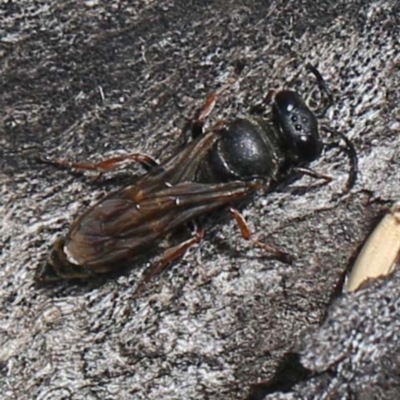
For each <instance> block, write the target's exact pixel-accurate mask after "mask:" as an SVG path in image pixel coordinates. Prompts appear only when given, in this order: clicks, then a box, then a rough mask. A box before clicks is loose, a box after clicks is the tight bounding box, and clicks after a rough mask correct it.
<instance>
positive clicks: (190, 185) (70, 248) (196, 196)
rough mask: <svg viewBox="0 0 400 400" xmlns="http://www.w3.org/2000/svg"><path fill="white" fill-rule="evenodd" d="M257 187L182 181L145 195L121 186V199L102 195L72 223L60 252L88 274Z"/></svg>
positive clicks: (108, 266)
mask: <svg viewBox="0 0 400 400" xmlns="http://www.w3.org/2000/svg"><path fill="white" fill-rule="evenodd" d="M259 187H260V183H259V182H256V181H252V182H242V181H234V182H229V183H222V184H203V183H197V182H183V183H179V184H177V185H175V186H172V187H166V186H165V185H164V187H163V188H162V189H159V190H158V191H156V192H147V193H144V192H143V191H141V190H140V188H138V187H137V186H132V187H127V188H125V189H124V193H120V195H122V197H121V196H119V197H114V196H109V197H107V198H105V199H104V200H103V201H102V202H100V203H99V204H98V205H97V206H95V207H93V208H91V209H89V210H88V212H87V213H86V214H84V215H83V216H82V217H81V218H80V219H78V220H77V221H76V222H75V224H74V225H73V226H72V228H71V231H70V233H69V235H68V236H67V238H66V242H65V247H64V251H65V253H66V255H67V258H68V260H69V261H70V262H71V263H74V264H77V265H81V266H84V267H85V268H86V269H89V270H91V271H93V272H94V273H96V272H97V273H99V272H106V271H109V270H111V269H113V268H117V267H118V264H119V263H120V262H123V261H126V260H129V259H132V258H134V257H135V256H137V255H139V254H141V252H142V251H143V250H144V249H147V248H150V247H152V246H153V245H154V244H155V241H156V240H157V239H159V238H160V237H161V236H162V235H164V234H166V233H167V232H170V231H171V230H173V229H174V228H176V227H178V226H180V225H182V224H184V223H185V222H187V221H189V220H191V219H193V218H196V217H199V216H200V215H203V214H205V213H208V212H210V211H213V210H215V209H217V208H219V207H221V206H224V205H226V204H227V203H230V202H234V201H235V200H238V199H242V198H243V197H245V196H247V195H248V194H250V193H251V192H253V191H254V190H257V189H258V188H259Z"/></svg>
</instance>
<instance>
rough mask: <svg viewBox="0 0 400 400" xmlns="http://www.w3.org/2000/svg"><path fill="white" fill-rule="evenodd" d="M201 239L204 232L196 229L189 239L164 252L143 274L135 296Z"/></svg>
mask: <svg viewBox="0 0 400 400" xmlns="http://www.w3.org/2000/svg"><path fill="white" fill-rule="evenodd" d="M203 237H204V230H203V229H202V228H199V227H196V231H195V232H194V235H193V236H192V237H191V238H190V239H188V240H185V241H184V242H182V243H179V244H177V245H176V246H173V247H171V248H169V249H167V250H165V252H164V253H163V254H162V256H161V258H160V259H159V260H158V261H157V262H156V263H155V264H153V265H152V266H151V267H150V268H149V270H148V271H147V272H146V273H145V274H144V276H143V278H142V279H141V281H140V282H139V284H138V287H137V289H136V291H135V294H140V293H141V292H142V291H143V289H144V287H145V286H146V283H148V282H149V281H150V280H151V279H153V277H154V276H156V275H158V274H159V273H161V272H162V271H163V270H164V269H165V268H166V267H167V266H168V265H169V264H171V262H173V261H175V260H176V259H177V258H179V257H181V256H182V255H183V254H184V253H185V252H186V250H188V249H189V248H190V247H192V246H193V245H195V244H197V243H199V242H200V241H201V240H202V239H203Z"/></svg>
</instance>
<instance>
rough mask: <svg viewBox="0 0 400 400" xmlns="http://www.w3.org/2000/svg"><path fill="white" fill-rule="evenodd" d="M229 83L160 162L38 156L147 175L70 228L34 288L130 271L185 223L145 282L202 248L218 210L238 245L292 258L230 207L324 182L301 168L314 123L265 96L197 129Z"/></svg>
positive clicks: (307, 113) (283, 99) (312, 144)
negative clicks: (261, 194)
mask: <svg viewBox="0 0 400 400" xmlns="http://www.w3.org/2000/svg"><path fill="white" fill-rule="evenodd" d="M308 68H309V69H310V70H311V72H313V74H314V75H315V76H316V78H317V82H318V86H319V88H320V89H321V91H322V92H324V93H326V94H327V95H328V97H329V101H330V99H331V97H332V94H331V92H330V90H329V89H328V88H327V85H326V84H325V82H324V80H323V78H322V76H321V74H320V73H319V72H318V70H317V69H316V68H315V67H312V66H309V67H308ZM228 85H229V84H227V85H225V86H224V87H223V88H222V89H220V90H219V91H217V92H215V93H212V94H210V95H209V96H208V97H207V98H206V101H205V103H204V104H203V105H202V107H201V108H200V109H199V111H198V113H197V115H196V117H195V118H194V120H193V124H192V132H193V140H192V141H191V142H189V143H188V144H186V145H185V147H184V148H183V149H182V150H181V151H179V152H178V153H177V154H176V155H174V156H172V157H171V158H170V159H168V160H167V161H165V162H163V163H158V162H156V161H155V160H154V159H153V158H151V157H150V156H148V155H145V154H142V153H134V154H129V155H126V156H121V157H116V158H113V159H110V160H106V161H103V162H100V163H97V164H85V163H81V164H72V163H69V162H67V161H62V160H58V161H49V160H46V159H42V161H44V162H48V163H51V164H56V165H58V166H62V167H68V168H78V169H81V170H96V171H100V172H104V171H107V170H110V169H112V168H114V167H116V166H118V165H120V164H121V163H122V162H124V161H126V160H127V159H129V160H131V161H132V160H133V161H135V162H139V163H140V164H141V165H143V167H144V168H145V169H146V170H147V172H146V173H145V174H144V175H143V176H141V177H139V178H138V179H137V180H136V182H134V183H133V184H130V185H128V186H125V187H122V188H121V189H119V190H116V191H114V192H111V193H110V194H108V195H106V196H105V197H104V198H103V199H101V200H100V201H99V202H98V203H97V204H95V205H93V206H91V207H89V208H88V209H87V210H86V211H85V212H84V213H83V214H82V215H81V216H79V217H78V218H77V219H76V220H75V221H74V222H73V223H72V225H71V227H70V229H69V232H68V233H67V234H66V236H65V237H62V238H59V239H58V240H57V241H56V243H55V244H54V246H53V249H52V251H51V254H50V257H49V259H48V262H47V263H46V264H44V265H43V266H41V267H40V268H39V269H38V270H37V272H36V280H37V281H38V282H48V281H52V280H58V279H81V278H89V277H93V276H98V275H102V274H106V273H109V272H111V271H115V270H117V269H120V268H122V267H125V266H127V265H130V264H131V263H132V261H133V260H135V259H137V258H139V256H142V255H143V254H144V253H146V252H148V251H149V249H153V247H155V246H156V245H157V243H158V242H159V241H160V239H162V238H164V237H166V236H167V235H168V234H170V233H172V232H174V231H175V230H177V229H178V228H181V227H182V226H183V227H185V225H186V226H191V227H192V228H193V229H192V230H193V234H192V236H191V237H190V238H188V239H186V240H184V241H183V242H181V243H179V244H177V245H175V246H173V247H170V248H168V249H167V250H166V251H165V252H164V253H163V255H162V256H161V258H160V259H159V261H157V262H156V263H155V264H154V265H153V266H152V267H151V268H150V270H149V271H148V272H147V273H145V276H144V278H143V282H147V281H149V280H150V279H151V278H152V277H153V276H154V275H156V274H157V273H159V272H160V271H161V270H162V269H163V268H165V267H166V266H167V265H168V264H170V263H171V262H172V261H173V260H175V259H177V258H178V257H180V256H181V255H182V254H183V253H184V252H185V251H186V250H187V249H188V248H190V247H191V246H193V245H194V244H196V243H198V242H200V241H201V239H202V238H203V235H204V229H203V228H202V227H201V224H200V223H199V219H200V218H201V217H202V216H204V215H206V214H209V213H211V212H213V211H215V210H217V209H222V208H229V211H230V213H231V214H232V216H233V217H234V219H235V221H236V222H237V224H238V226H239V228H240V231H241V233H242V236H243V237H244V238H245V239H247V240H250V241H252V242H253V244H254V245H256V246H258V247H262V248H264V249H265V250H267V251H268V252H270V253H272V254H273V255H274V256H275V257H277V258H279V259H281V260H282V261H285V262H289V261H290V256H289V255H288V254H287V253H285V252H283V251H281V250H279V249H277V248H275V247H273V246H269V245H267V244H265V243H262V242H260V241H258V240H257V239H255V238H253V237H252V235H251V233H250V230H249V229H248V227H247V225H246V223H245V220H244V218H243V217H242V215H241V214H240V212H239V211H238V210H237V209H236V208H234V207H233V205H234V204H235V203H238V202H240V201H242V200H243V199H245V198H247V197H249V196H250V195H251V194H253V193H254V192H255V191H257V190H258V189H260V188H261V187H265V188H266V189H267V191H271V190H273V189H274V188H275V187H276V186H277V185H278V184H279V183H281V182H282V181H284V180H285V179H287V178H290V177H291V176H293V175H294V174H308V175H311V176H313V177H318V178H321V177H322V178H325V179H326V180H329V177H325V176H323V175H321V174H318V173H316V172H315V171H313V170H310V169H308V168H307V165H308V164H310V163H311V162H312V161H314V160H316V159H317V158H318V157H320V155H321V153H322V150H323V142H322V140H321V138H320V135H319V129H318V122H317V117H316V115H315V114H314V112H313V111H311V109H310V108H309V107H308V106H307V105H306V103H305V102H304V100H303V99H302V98H301V96H300V95H299V94H297V93H296V92H294V91H290V90H280V91H270V92H269V93H268V95H267V96H266V97H265V98H264V99H263V101H262V102H261V103H260V104H259V105H258V106H256V107H254V108H253V110H252V113H251V115H250V116H248V117H244V118H236V119H233V120H232V121H218V122H217V123H216V124H214V125H213V126H212V127H211V128H209V129H207V130H206V129H204V126H205V121H206V119H207V117H208V115H209V114H210V112H211V110H212V109H213V107H214V105H215V103H216V100H217V98H218V96H219V95H220V94H221V93H222V92H223V91H224V90H225V89H226V87H227V86H228ZM267 105H271V110H272V112H271V115H272V116H271V117H268V118H266V117H265V116H264V115H262V113H260V112H259V111H260V109H261V110H262V109H265V108H266V106H267ZM325 111H326V110H324V112H325ZM343 139H344V140H345V142H346V145H347V146H348V148H349V149H350V150H349V154H350V156H351V159H352V172H351V174H350V177H349V184H348V186H349V188H350V187H351V186H352V185H353V184H354V181H355V177H356V172H357V165H356V154H355V150H354V147H353V146H352V144H351V142H350V141H349V140H348V139H346V138H345V137H344V136H343ZM349 188H348V189H349ZM348 189H346V190H348Z"/></svg>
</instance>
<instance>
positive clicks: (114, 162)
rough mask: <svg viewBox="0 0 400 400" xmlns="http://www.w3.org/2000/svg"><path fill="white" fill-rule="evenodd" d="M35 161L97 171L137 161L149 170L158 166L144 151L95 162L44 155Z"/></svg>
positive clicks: (67, 167)
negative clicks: (74, 160)
mask: <svg viewBox="0 0 400 400" xmlns="http://www.w3.org/2000/svg"><path fill="white" fill-rule="evenodd" d="M37 161H39V162H41V163H44V164H50V165H54V166H56V167H59V168H64V169H78V170H81V171H97V172H99V173H103V172H107V171H111V170H113V169H116V168H119V167H122V166H124V165H126V164H127V163H129V162H132V161H133V162H137V163H139V164H140V165H142V166H143V168H144V169H145V170H146V171H149V170H151V169H152V168H154V167H156V166H158V165H159V164H158V162H157V161H156V160H154V159H153V158H152V157H150V156H149V155H147V154H144V153H132V154H125V155H122V156H117V157H113V158H109V159H107V160H103V161H100V162H97V163H93V164H91V163H73V162H70V161H67V160H61V159H54V160H50V159H47V158H45V157H37Z"/></svg>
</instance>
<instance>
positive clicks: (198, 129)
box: [191, 71, 238, 138]
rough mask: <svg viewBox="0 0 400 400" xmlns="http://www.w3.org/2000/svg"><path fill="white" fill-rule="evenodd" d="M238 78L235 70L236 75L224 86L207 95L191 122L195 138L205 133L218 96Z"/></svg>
mask: <svg viewBox="0 0 400 400" xmlns="http://www.w3.org/2000/svg"><path fill="white" fill-rule="evenodd" d="M237 79H238V72H237V71H235V75H233V76H231V77H230V78H229V80H228V82H227V83H226V84H225V85H224V86H222V87H221V88H220V89H218V90H217V91H216V92H214V93H210V94H209V95H208V96H207V97H206V100H205V102H204V104H203V105H202V106H201V107H200V109H199V110H198V112H197V113H196V115H195V117H194V119H193V120H192V122H191V130H192V137H193V138H196V137H198V136H200V135H202V134H203V133H204V132H203V128H204V124H205V122H206V120H207V118H208V116H209V115H210V114H211V112H212V110H213V109H214V107H215V104H216V103H217V100H218V98H219V97H220V96H221V95H222V94H223V93H224V92H225V91H226V90H227V89H229V88H230V87H231V86H232V85H233V84H234V83H235V82H236V81H237Z"/></svg>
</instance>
